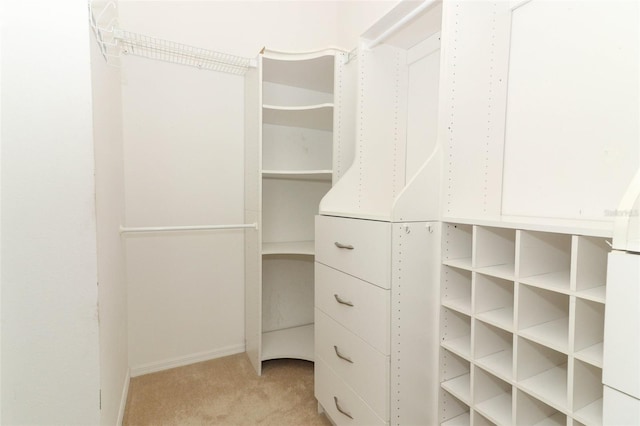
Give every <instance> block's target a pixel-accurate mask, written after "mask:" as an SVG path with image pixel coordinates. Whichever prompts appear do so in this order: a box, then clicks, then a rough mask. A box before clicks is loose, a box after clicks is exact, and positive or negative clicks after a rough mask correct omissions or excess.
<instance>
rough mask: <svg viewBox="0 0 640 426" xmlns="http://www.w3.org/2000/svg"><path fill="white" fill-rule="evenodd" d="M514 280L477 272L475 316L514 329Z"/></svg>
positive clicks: (501, 326) (498, 325)
mask: <svg viewBox="0 0 640 426" xmlns="http://www.w3.org/2000/svg"><path fill="white" fill-rule="evenodd" d="M513 298H514V284H513V281H507V280H503V279H501V278H497V277H492V276H487V275H484V274H480V273H476V274H475V284H474V300H475V316H476V318H478V319H481V320H482V321H484V322H487V323H489V324H493V325H495V326H497V327H500V328H503V329H505V330H507V331H513Z"/></svg>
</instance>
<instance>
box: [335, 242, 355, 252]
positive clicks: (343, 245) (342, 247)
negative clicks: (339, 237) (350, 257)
mask: <svg viewBox="0 0 640 426" xmlns="http://www.w3.org/2000/svg"><path fill="white" fill-rule="evenodd" d="M333 244H335V245H336V247H338V248H341V249H345V250H353V246H352V245H351V244H342V243H339V242H337V241H336V242H335V243H333Z"/></svg>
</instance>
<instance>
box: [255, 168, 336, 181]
mask: <svg viewBox="0 0 640 426" xmlns="http://www.w3.org/2000/svg"><path fill="white" fill-rule="evenodd" d="M332 174H333V170H263V171H262V177H263V178H265V179H299V180H321V181H331V176H332Z"/></svg>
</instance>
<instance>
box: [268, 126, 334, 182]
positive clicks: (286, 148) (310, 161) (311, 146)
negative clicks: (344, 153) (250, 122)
mask: <svg viewBox="0 0 640 426" xmlns="http://www.w3.org/2000/svg"><path fill="white" fill-rule="evenodd" d="M332 151H333V133H332V132H330V131H326V130H317V129H313V128H305V127H293V126H282V125H273V124H264V125H263V127H262V172H263V174H264V173H273V174H275V173H277V172H280V173H282V174H284V173H285V172H289V173H291V172H296V171H297V172H310V171H317V172H318V173H320V172H322V171H325V172H326V173H328V177H327V178H328V179H329V180H330V179H331V169H332V155H333V152H332Z"/></svg>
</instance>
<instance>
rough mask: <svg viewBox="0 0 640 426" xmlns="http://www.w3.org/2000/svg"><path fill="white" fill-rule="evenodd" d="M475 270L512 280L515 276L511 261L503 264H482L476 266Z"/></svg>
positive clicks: (514, 268)
mask: <svg viewBox="0 0 640 426" xmlns="http://www.w3.org/2000/svg"><path fill="white" fill-rule="evenodd" d="M476 272H479V273H481V274H484V275H489V276H492V277H497V278H502V279H505V280H509V281H513V280H514V279H515V276H516V267H515V265H514V264H513V263H507V264H504V265H494V266H483V267H482V268H476Z"/></svg>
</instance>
